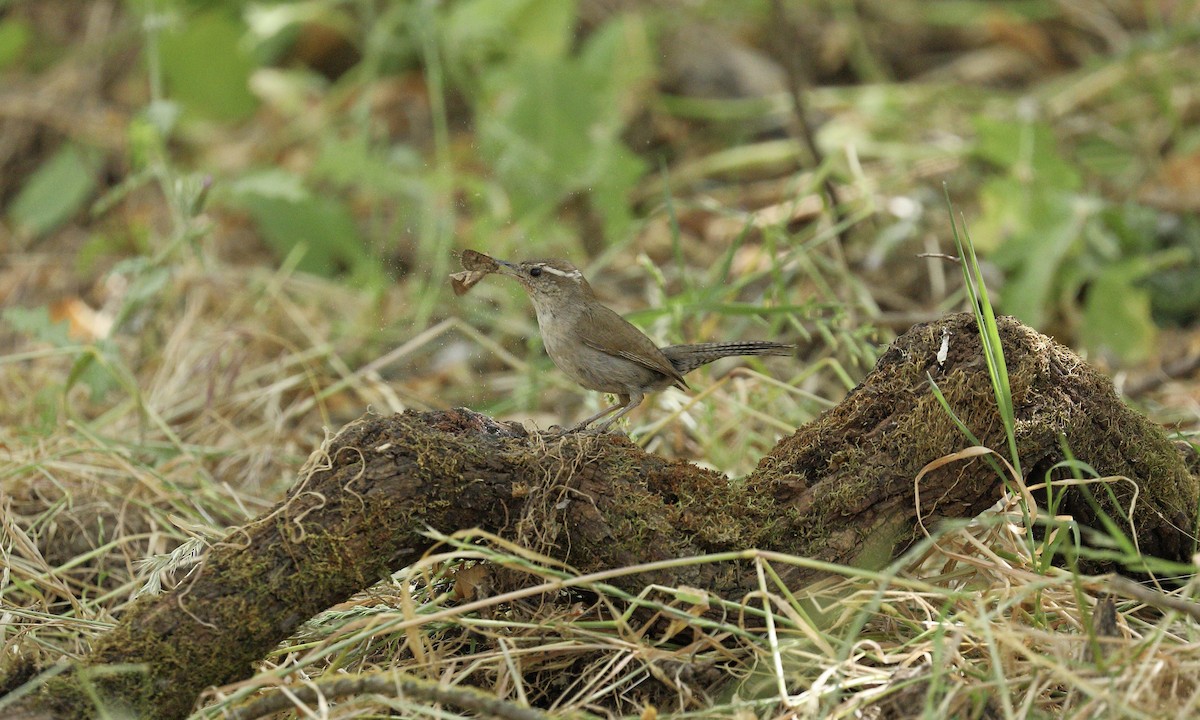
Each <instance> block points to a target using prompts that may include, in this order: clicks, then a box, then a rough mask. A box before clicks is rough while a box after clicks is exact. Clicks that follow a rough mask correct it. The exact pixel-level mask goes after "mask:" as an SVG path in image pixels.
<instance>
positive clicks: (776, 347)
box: [662, 342, 796, 375]
mask: <svg viewBox="0 0 1200 720" xmlns="http://www.w3.org/2000/svg"><path fill="white" fill-rule="evenodd" d="M662 352H663V355H666V356H667V359H668V360H670V361H671V364H672V365H674V366H675V369H676V370H678V371H679V374H680V375H684V374H686V373H689V372H691V371H692V370H695V369H696V368H698V367H700V366H701V365H707V364H708V363H710V362H712V361H713V360H718V359H720V358H723V357H730V356H733V355H794V354H795V353H796V346H795V345H790V344H787V343H777V342H708V343H696V344H694V345H668V346H667V347H665V348H663V349H662Z"/></svg>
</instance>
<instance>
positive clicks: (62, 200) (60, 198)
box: [8, 143, 96, 237]
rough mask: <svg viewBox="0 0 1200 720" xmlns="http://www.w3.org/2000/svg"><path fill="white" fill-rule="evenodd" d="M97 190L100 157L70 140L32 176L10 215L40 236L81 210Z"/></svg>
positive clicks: (22, 229) (25, 230)
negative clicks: (94, 157)
mask: <svg viewBox="0 0 1200 720" xmlns="http://www.w3.org/2000/svg"><path fill="white" fill-rule="evenodd" d="M95 190H96V161H95V160H94V159H93V158H92V157H91V155H90V154H88V153H86V152H84V151H83V150H82V149H81V148H79V147H78V146H76V145H73V144H70V143H68V144H66V145H63V146H62V147H61V148H59V149H58V152H56V153H54V155H53V156H51V157H50V159H49V160H47V161H45V162H44V163H42V165H41V167H39V168H38V169H37V170H36V171H35V172H34V173H33V175H31V176H29V178H28V179H27V180H26V181H25V184H24V185H22V186H21V191H20V192H19V193H18V194H17V197H16V199H15V200H13V202H12V205H10V206H9V209H8V215H9V218H10V219H12V221H13V223H14V224H15V225H16V226H17V231H18V232H19V233H21V234H23V235H26V236H32V237H40V236H42V235H45V234H47V233H49V232H51V231H52V230H55V229H56V228H58V227H59V226H60V225H62V224H63V223H64V222H66V221H67V220H69V219H70V218H71V216H72V215H74V214H75V213H77V212H79V210H81V209H82V208H83V206H84V205H85V204H86V203H87V201H88V199H89V198H90V197H91V196H92V193H93V192H95Z"/></svg>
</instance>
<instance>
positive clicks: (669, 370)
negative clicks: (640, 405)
mask: <svg viewBox="0 0 1200 720" xmlns="http://www.w3.org/2000/svg"><path fill="white" fill-rule="evenodd" d="M583 320H584V321H585V322H586V323H587V325H588V326H589V327H588V332H585V333H583V334H584V337H583V338H582V339H583V342H584V344H585V345H587V346H588V347H591V348H594V349H596V350H599V351H600V352H603V353H608V354H609V355H615V356H617V357H621V358H625V359H626V360H630V361H632V362H635V363H637V364H638V365H642V366H644V367H647V368H650V369H651V370H653V371H655V372H658V373H662V374H663V375H665V376H667V377H669V378H672V379H673V380H675V384H676V385H678V386H679V387H680V388H682V389H685V390H686V389H687V383H686V382H685V381H684V379H683V375H681V374H680V373H679V371H678V370H676V369H675V366H674V365H672V364H671V361H670V360H668V359H667V356H666V355H663V353H662V350H659V349H658V346H657V345H655V344H654V341H653V340H651V339H650V338H648V337H646V335H645V334H644V333H642V331H641V330H638V329H637V328H636V327H634V326H633V325H632V324H631V323H630V322H629V321H628V320H626V319H625V318H623V317H621V316H620V315H618V314H617V313H615V312H613V311H612V310H610V309H609V308H606V307H604V306H603V305H597V306H596V307H595V308H593V309H590V311H589V312H587V313H586V314H585V316H584V318H583ZM615 337H620V338H621V340H622V345H623V347H616V346H615V345H614V344H613V343H612V342H611V340H610V339H611V338H615Z"/></svg>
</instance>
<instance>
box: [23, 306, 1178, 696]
mask: <svg viewBox="0 0 1200 720" xmlns="http://www.w3.org/2000/svg"><path fill="white" fill-rule="evenodd" d="M1001 329H1002V337H1003V343H1004V350H1005V355H1006V357H1007V360H1008V365H1009V371H1010V375H1011V378H1012V381H1011V382H1012V390H1013V396H1014V405H1015V408H1016V414H1017V425H1018V446H1019V451H1020V455H1021V458H1022V462H1023V463H1024V468H1025V471H1026V474H1027V476H1028V477H1029V478H1030V479H1031V482H1037V481H1040V480H1042V479H1044V475H1045V473H1046V472H1047V471H1048V470H1049V469H1050V468H1051V467H1052V466H1053V465H1054V464H1055V463H1056V462H1059V461H1060V460H1062V459H1063V451H1062V447H1063V439H1065V441H1066V443H1067V445H1069V447H1070V449H1071V452H1072V453H1073V455H1074V456H1075V457H1077V458H1079V459H1080V460H1084V461H1086V462H1088V463H1090V464H1091V465H1092V466H1093V467H1095V468H1096V470H1097V471H1098V472H1100V473H1101V474H1103V475H1123V476H1126V477H1128V478H1130V479H1132V480H1133V481H1134V482H1136V484H1137V486H1138V488H1139V491H1138V499H1137V503H1136V507H1135V509H1134V511H1133V515H1132V520H1133V525H1134V527H1136V529H1137V536H1138V540H1139V542H1140V544H1141V545H1140V546H1141V549H1142V551H1143V552H1144V553H1147V554H1153V555H1157V556H1160V557H1166V558H1171V559H1184V558H1185V557H1187V556H1188V555H1189V554H1190V552H1191V547H1192V545H1191V534H1190V533H1191V531H1192V529H1193V524H1194V522H1195V517H1194V516H1195V508H1196V503H1197V480H1196V478H1195V477H1194V476H1193V475H1192V474H1190V473H1189V471H1188V469H1187V466H1186V465H1185V462H1184V458H1183V456H1182V455H1181V453H1180V451H1179V450H1178V449H1177V448H1176V447H1175V446H1174V445H1173V444H1172V443H1171V442H1170V441H1169V440H1168V439H1167V437H1166V435H1165V433H1164V432H1163V430H1162V429H1161V428H1159V427H1158V426H1155V425H1154V424H1152V423H1150V422H1148V421H1147V420H1146V419H1145V418H1143V417H1142V416H1141V415H1139V414H1138V413H1136V412H1134V411H1132V410H1130V409H1129V408H1128V407H1126V406H1125V405H1124V404H1123V403H1122V402H1121V401H1120V399H1119V398H1118V397H1117V396H1116V394H1115V392H1114V391H1113V388H1112V385H1111V383H1110V382H1109V381H1108V380H1107V379H1105V378H1104V377H1102V376H1101V375H1099V374H1098V373H1097V372H1095V371H1094V370H1092V369H1091V368H1089V367H1088V366H1087V365H1085V364H1084V363H1083V362H1082V361H1081V360H1079V359H1078V358H1077V357H1076V356H1074V355H1073V354H1072V353H1071V352H1070V351H1068V350H1067V349H1065V348H1063V347H1061V346H1059V345H1057V344H1055V343H1054V342H1052V341H1051V340H1049V339H1048V338H1046V337H1044V336H1041V335H1038V334H1037V333H1035V332H1034V331H1032V330H1030V329H1029V328H1026V327H1024V326H1022V325H1020V324H1019V323H1017V322H1016V321H1014V320H1010V319H1002V321H1001ZM943 339H945V341H946V347H947V350H948V352H947V354H946V356H945V358H944V360H941V361H939V359H938V351H939V348H940V347H941V346H942V344H943ZM928 377H932V378H933V380H934V381H935V382H937V384H938V386H939V387H940V388H941V390H942V392H943V393H944V395H945V396H946V398H947V399H948V401H949V403H950V405H951V407H953V408H954V410H955V412H956V413H957V414H958V415H959V417H961V418H962V419H963V420H964V422H965V423H966V424H967V425H968V426H969V427H970V428H971V429H972V431H973V432H974V433H975V434H976V436H977V437H978V438H979V439H980V441H981V442H982V443H983V444H985V445H987V446H989V447H991V448H993V449H996V450H999V451H1001V454H1005V455H1006V454H1007V453H1006V451H1005V441H1004V437H1003V431H1002V428H1001V425H1000V422H999V418H998V416H997V414H996V412H995V409H994V405H995V402H994V400H993V398H992V395H991V389H990V385H989V383H988V379H987V372H986V365H985V363H984V361H983V359H982V357H981V355H980V344H979V336H978V333H977V330H976V329H975V323H974V320H973V319H972V318H971V317H970V316H967V315H954V316H950V317H948V318H946V319H944V320H941V321H939V322H936V323H929V324H925V325H919V326H916V327H914V328H912V329H911V330H910V331H909V332H908V333H906V334H905V335H904V336H903V337H901V338H899V339H898V340H897V341H896V342H895V343H894V344H893V345H892V346H891V348H890V349H889V350H888V351H887V352H886V353H885V354H884V355H883V356H882V357H881V358H880V360H879V362H878V364H877V366H876V367H875V369H874V371H873V372H872V373H871V374H870V375H869V376H868V377H867V378H866V380H864V381H863V383H862V384H861V385H860V386H859V387H857V388H855V390H854V391H852V392H851V393H850V394H849V395H848V396H847V397H846V399H845V400H844V401H843V402H842V403H841V404H840V405H838V406H837V407H835V408H833V409H831V410H829V411H827V412H825V413H824V414H822V415H821V416H820V417H819V418H818V419H816V420H815V421H813V422H811V423H809V424H808V425H805V426H804V427H802V428H800V429H799V430H797V431H796V432H795V434H793V435H791V436H790V437H787V438H785V439H783V440H782V441H781V442H780V443H779V444H778V445H777V446H776V447H775V448H774V450H773V451H772V452H771V453H769V454H768V455H767V456H766V457H764V458H763V459H762V461H761V462H760V463H759V465H758V468H757V469H756V470H755V471H754V473H753V474H752V475H750V476H749V477H748V478H747V479H746V480H745V481H744V482H732V481H730V480H729V479H727V478H726V477H724V476H722V475H720V474H717V473H714V472H711V471H707V470H703V469H700V468H698V467H695V466H693V465H690V464H687V463H683V462H669V461H666V460H663V459H661V458H659V457H656V456H654V455H648V454H646V453H645V452H643V451H642V450H641V449H639V448H638V447H637V446H636V445H634V444H632V443H631V442H629V441H628V440H627V439H626V438H624V437H623V436H620V435H591V434H577V435H568V436H566V437H563V438H551V437H548V436H545V435H535V434H529V433H527V432H526V431H525V430H524V429H522V428H521V427H520V426H518V425H516V424H501V423H497V422H495V421H493V420H491V419H489V418H487V417H484V416H481V415H478V414H476V413H472V412H470V411H467V410H451V411H445V412H430V413H415V412H409V413H404V414H403V415H393V416H389V417H379V416H367V417H364V418H363V419H361V420H359V421H357V422H355V423H353V424H351V425H350V426H347V427H346V428H345V429H343V430H342V432H341V433H339V434H338V436H337V437H336V438H335V439H334V440H333V441H332V442H331V443H330V444H329V446H328V447H327V448H325V450H324V451H323V453H321V454H320V455H319V456H316V457H314V459H313V460H311V461H310V463H309V464H308V465H307V466H306V467H305V468H304V469H303V470H302V472H301V473H300V477H299V479H298V481H297V483H296V485H295V487H294V488H293V490H292V491H291V492H290V493H289V495H288V497H287V498H286V499H285V500H284V501H283V502H282V503H281V504H280V505H279V506H278V507H277V508H276V509H275V510H274V511H273V512H271V513H270V514H268V515H266V516H264V517H262V518H259V519H258V520H256V521H255V522H253V523H251V524H249V525H247V526H245V527H243V528H239V529H238V530H237V531H236V532H234V533H232V534H231V535H230V536H229V537H227V538H226V539H225V541H224V542H223V543H221V544H220V545H219V546H217V547H215V548H213V549H212V550H211V551H210V552H209V554H208V556H207V559H206V561H205V563H204V565H203V567H202V569H201V571H200V572H198V573H197V574H196V575H195V576H194V577H193V578H192V579H191V581H190V582H189V583H188V584H187V585H186V586H184V587H181V588H178V589H176V590H174V591H171V592H168V593H165V594H163V595H160V596H157V597H147V598H144V599H143V600H141V601H139V602H138V603H137V604H135V605H134V607H133V608H132V609H131V610H130V611H129V612H128V613H127V614H126V615H125V616H124V617H123V618H122V619H121V624H120V625H119V626H118V627H117V628H116V629H114V630H113V631H112V632H110V633H108V634H107V635H105V636H103V637H102V638H101V639H100V640H99V641H98V642H97V643H96V646H95V647H94V649H93V651H92V653H91V655H89V656H88V657H87V658H85V659H84V661H82V662H81V663H80V664H79V666H78V667H77V668H76V669H75V670H74V671H72V672H68V673H64V674H63V675H60V676H59V677H57V678H55V679H53V680H51V681H50V682H49V683H48V684H47V686H46V687H45V689H44V691H43V692H42V694H41V695H39V696H38V697H37V698H35V699H34V700H33V701H31V702H30V703H27V704H26V705H25V706H24V707H23V708H22V709H21V711H22V712H26V713H29V714H28V715H27V716H29V717H34V716H37V717H80V716H94V715H96V714H97V710H96V708H95V706H94V705H93V702H92V700H91V699H89V693H88V690H91V691H95V692H98V693H99V694H100V696H101V697H103V698H105V702H106V704H107V706H108V708H109V709H110V710H111V709H114V708H120V707H124V708H128V709H129V710H130V711H132V712H134V713H137V714H139V715H141V716H144V717H159V718H181V717H185V716H186V715H187V714H188V713H189V712H190V710H191V708H192V706H193V703H194V702H195V698H196V697H197V696H198V695H199V693H200V692H201V691H202V690H204V689H205V688H206V687H209V686H212V685H221V684H225V683H230V682H233V681H236V680H239V679H242V678H245V677H247V676H249V675H250V674H251V663H252V662H254V661H255V660H256V659H258V658H261V657H263V656H264V655H265V654H266V653H267V652H268V651H269V650H270V649H271V648H272V647H274V646H275V645H276V644H278V643H279V642H280V641H282V640H284V639H286V638H287V637H288V636H289V635H290V634H291V633H292V632H294V631H295V629H296V628H297V626H298V625H300V623H302V622H304V621H305V620H307V619H308V618H310V617H312V616H313V615H315V614H316V613H318V612H320V611H321V610H324V609H326V608H328V607H330V606H332V605H334V604H336V603H338V602H341V601H343V600H345V599H346V598H348V597H349V596H350V595H351V594H353V593H355V592H357V591H359V590H362V589H364V588H366V587H369V586H370V585H371V584H373V583H375V582H376V581H378V580H380V579H381V578H383V577H385V576H387V575H388V574H389V573H391V572H393V571H395V570H397V569H399V568H402V567H404V566H406V565H409V564H411V563H413V562H414V561H416V560H417V559H419V558H420V556H421V555H422V553H424V552H425V551H426V550H427V549H428V547H429V540H428V539H427V538H425V537H424V536H423V535H422V534H421V533H422V531H423V530H424V529H425V528H426V527H427V526H432V527H433V528H435V529H437V530H440V531H443V532H446V533H450V532H454V531H456V530H459V529H463V528H471V527H477V528H481V529H484V530H487V531H490V532H494V533H499V534H502V535H504V536H505V537H510V538H514V539H516V540H518V541H522V542H527V543H535V544H537V546H538V549H539V550H541V551H542V552H545V553H547V554H551V555H554V556H555V557H557V558H560V559H562V560H564V561H566V562H568V563H570V564H571V565H573V566H574V567H576V568H578V569H579V570H581V571H583V572H589V571H595V570H601V569H605V568H610V567H617V566H625V565H631V564H635V563H645V562H649V561H653V560H659V559H666V558H673V557H678V556H682V555H691V554H697V553H705V552H717V551H724V550H734V549H742V548H747V547H759V548H764V549H771V550H777V551H781V552H786V553H792V554H800V555H806V556H809V557H813V558H818V559H821V560H828V561H833V562H840V563H852V564H855V563H856V564H859V565H876V566H878V565H882V564H884V563H886V562H888V561H890V560H891V559H893V558H894V557H895V556H896V555H897V554H898V553H900V552H902V551H903V550H904V548H905V547H907V546H908V545H909V544H910V542H911V541H912V540H913V538H914V532H915V530H914V528H915V527H916V523H915V520H916V517H917V512H918V509H917V507H916V505H915V503H914V491H913V488H914V485H913V484H914V478H915V477H916V476H917V474H918V473H919V472H920V470H921V468H922V467H923V466H924V465H925V464H926V463H928V462H930V461H932V460H935V459H937V458H940V457H943V456H945V455H948V454H951V453H954V452H956V451H958V450H960V449H962V448H963V447H965V446H967V445H968V444H969V443H968V441H966V439H965V438H964V437H963V436H962V434H961V433H960V432H959V430H958V429H957V428H956V427H955V426H954V424H953V422H952V421H951V420H950V418H948V417H947V416H946V413H945V412H944V411H943V409H942V408H941V407H940V405H939V404H938V403H937V401H936V399H935V398H934V395H933V393H932V391H931V387H930V384H929V381H928ZM1112 487H1113V489H1114V491H1115V494H1114V495H1112V496H1111V497H1110V496H1107V495H1102V494H1101V493H1096V502H1097V504H1095V505H1093V504H1092V503H1089V502H1088V501H1087V499H1086V498H1085V497H1084V496H1083V495H1082V493H1081V492H1080V491H1078V490H1071V491H1070V492H1069V494H1068V497H1067V498H1066V500H1065V502H1066V506H1065V507H1064V508H1063V511H1065V512H1070V513H1072V514H1074V515H1075V516H1076V517H1077V518H1078V519H1080V520H1081V521H1083V522H1085V523H1089V522H1091V523H1094V522H1095V520H1096V518H1095V514H1096V510H1095V508H1097V507H1098V508H1102V509H1103V510H1104V511H1105V512H1108V513H1109V514H1110V515H1112V516H1113V517H1118V518H1120V517H1123V516H1127V515H1128V507H1129V503H1130V500H1131V498H1132V495H1133V489H1132V486H1131V485H1130V484H1129V483H1120V484H1115V485H1113V486H1112ZM999 489H1000V481H999V479H998V477H997V476H996V475H995V473H994V472H993V471H992V470H991V469H990V468H989V467H988V466H987V465H986V464H985V463H984V462H982V461H980V460H972V461H967V462H959V463H953V464H949V465H947V466H945V467H943V468H941V469H939V470H936V471H934V472H932V473H930V474H928V475H926V476H925V477H924V478H923V479H922V481H921V499H922V500H921V507H920V513H921V517H922V519H923V520H924V522H925V524H926V525H929V524H930V522H931V519H932V518H934V517H971V516H974V515H976V514H978V513H979V512H981V511H982V510H984V509H985V508H987V507H988V506H990V505H992V504H993V503H994V502H995V501H996V499H997V497H998V495H999ZM789 579H790V580H791V581H792V582H793V583H796V584H800V583H803V582H805V581H806V580H809V579H811V577H810V576H808V575H806V574H805V573H804V572H802V571H795V572H794V574H793V575H792V576H791V577H790V578H789ZM617 582H618V584H620V583H624V584H625V585H626V586H627V589H630V590H634V591H636V590H638V589H640V588H641V587H642V586H644V585H645V584H647V583H663V584H669V585H689V586H694V587H702V588H706V589H708V590H710V591H712V592H715V593H718V594H721V595H725V596H728V597H736V596H740V595H741V594H742V593H743V592H745V591H747V590H750V589H752V588H753V587H755V579H754V577H753V575H752V574H751V571H750V568H749V567H739V566H738V565H736V564H725V565H716V564H701V565H694V566H690V567H686V568H683V569H681V570H679V571H675V572H667V571H663V572H661V573H658V574H654V575H651V574H643V575H640V576H636V577H626V578H624V579H622V580H619V581H617ZM119 663H141V664H143V668H144V669H143V670H142V671H128V672H122V673H118V674H92V673H88V677H87V681H86V683H80V681H79V675H80V673H83V672H87V671H88V670H89V669H93V668H97V667H100V666H104V665H111V664H119ZM85 686H86V688H85Z"/></svg>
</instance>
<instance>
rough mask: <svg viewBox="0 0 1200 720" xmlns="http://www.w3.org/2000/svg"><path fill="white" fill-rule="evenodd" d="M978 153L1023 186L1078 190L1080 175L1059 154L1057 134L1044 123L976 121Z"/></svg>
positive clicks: (979, 119) (1006, 120)
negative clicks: (1008, 172) (1007, 171)
mask: <svg viewBox="0 0 1200 720" xmlns="http://www.w3.org/2000/svg"><path fill="white" fill-rule="evenodd" d="M974 124H975V132H976V133H977V144H976V146H975V153H976V154H977V155H978V156H979V157H981V158H983V159H985V160H988V161H990V162H992V163H994V164H996V165H999V166H1000V167H1003V168H1005V169H1007V170H1009V171H1012V172H1014V173H1015V174H1016V175H1017V176H1018V177H1019V178H1021V180H1022V182H1025V183H1027V184H1033V185H1040V186H1042V187H1047V188H1053V189H1056V190H1076V189H1078V188H1079V187H1080V186H1081V185H1082V181H1081V179H1080V177H1079V173H1078V172H1077V171H1076V170H1075V168H1074V167H1073V166H1072V165H1071V164H1070V163H1068V162H1067V161H1066V160H1065V159H1064V158H1063V156H1062V154H1061V153H1059V151H1058V140H1057V139H1056V138H1055V137H1054V130H1053V129H1052V128H1051V127H1050V126H1049V125H1047V124H1045V123H1040V122H1020V121H1017V122H1014V121H1013V120H1011V119H997V118H989V117H984V116H977V117H976V118H975V123H974Z"/></svg>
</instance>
